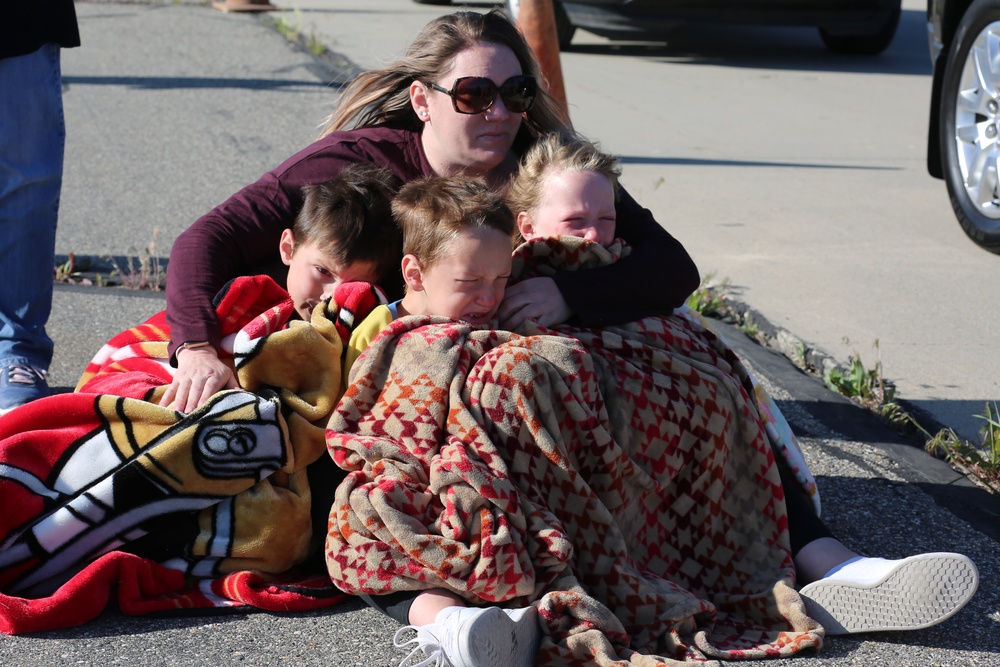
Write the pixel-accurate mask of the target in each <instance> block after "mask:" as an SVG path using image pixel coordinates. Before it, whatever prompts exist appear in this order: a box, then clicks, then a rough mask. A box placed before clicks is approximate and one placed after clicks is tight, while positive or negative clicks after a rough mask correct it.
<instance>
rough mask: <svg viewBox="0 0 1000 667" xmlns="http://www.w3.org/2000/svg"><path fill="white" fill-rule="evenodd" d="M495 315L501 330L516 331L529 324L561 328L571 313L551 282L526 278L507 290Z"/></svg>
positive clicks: (549, 279)
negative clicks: (497, 317)
mask: <svg viewBox="0 0 1000 667" xmlns="http://www.w3.org/2000/svg"><path fill="white" fill-rule="evenodd" d="M497 314H498V315H499V317H500V326H501V327H503V328H504V329H507V330H509V331H515V330H516V329H517V328H518V327H519V326H521V325H522V324H524V323H525V322H528V321H531V322H534V323H535V324H540V325H542V326H543V327H551V326H555V325H556V324H562V323H563V322H565V321H566V320H568V319H569V318H570V317H572V316H573V311H572V310H570V307H569V305H567V304H566V300H565V299H563V296H562V293H561V292H560V291H559V288H558V287H557V286H556V281H554V280H552V278H528V279H527V280H525V281H523V282H519V283H517V284H516V285H511V286H510V287H508V288H507V291H506V292H505V293H504V296H503V303H501V304H500V310H499V311H498V312H497Z"/></svg>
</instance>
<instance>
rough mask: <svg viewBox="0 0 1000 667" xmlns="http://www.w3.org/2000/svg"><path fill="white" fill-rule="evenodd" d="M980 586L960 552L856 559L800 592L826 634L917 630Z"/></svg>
mask: <svg viewBox="0 0 1000 667" xmlns="http://www.w3.org/2000/svg"><path fill="white" fill-rule="evenodd" d="M978 587H979V572H978V570H976V566H975V564H974V563H973V562H972V561H971V560H969V559H968V558H967V557H965V556H963V555H961V554H953V553H928V554H920V555H917V556H910V557H909V558H904V559H902V560H884V559H882V558H860V559H855V560H853V561H849V562H848V563H846V564H844V565H842V566H840V567H839V568H835V569H834V570H832V571H831V572H829V573H827V576H825V577H824V578H822V579H819V580H818V581H814V582H812V583H811V584H807V585H806V586H803V587H802V590H800V591H799V595H801V596H802V598H803V600H804V601H805V605H806V611H807V612H808V614H809V615H810V616H811V617H812V618H814V619H815V620H816V621H818V622H819V624H820V625H822V626H823V628H824V629H825V630H826V634H828V635H847V634H853V633H856V632H876V631H888V630H919V629H920V628H927V627H930V626H932V625H937V624H938V623H940V622H941V621H944V620H945V619H948V618H951V617H952V616H953V615H955V614H956V613H957V612H958V610H959V609H961V608H962V607H964V606H965V603H967V602H968V601H969V600H970V599H972V596H973V594H974V593H975V592H976V588H978Z"/></svg>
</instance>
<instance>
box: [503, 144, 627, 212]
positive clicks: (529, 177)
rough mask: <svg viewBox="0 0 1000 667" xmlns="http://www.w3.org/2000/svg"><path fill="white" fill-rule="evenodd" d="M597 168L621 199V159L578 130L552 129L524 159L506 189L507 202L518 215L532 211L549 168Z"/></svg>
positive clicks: (588, 169)
mask: <svg viewBox="0 0 1000 667" xmlns="http://www.w3.org/2000/svg"><path fill="white" fill-rule="evenodd" d="M553 168H554V169H560V170H565V171H594V172H597V173H599V174H603V175H605V176H607V178H608V180H609V181H611V188H612V190H613V191H614V193H615V201H616V202H617V201H618V178H619V177H620V176H621V174H622V167H621V162H620V161H619V160H618V158H617V157H615V156H614V155H611V154H610V153H605V152H603V151H601V148H600V146H599V145H598V144H596V143H595V142H593V141H590V140H588V139H585V138H584V137H582V136H580V135H579V134H577V133H575V132H569V131H562V132H550V133H549V134H546V135H544V136H542V137H540V138H539V139H538V140H537V141H536V142H535V143H534V145H533V146H532V147H531V148H530V149H528V152H527V153H525V154H524V157H523V158H522V159H521V165H520V167H519V168H518V170H517V173H516V174H514V176H513V177H512V178H511V182H510V187H509V188H508V189H507V203H508V204H510V208H511V210H512V211H513V212H514V214H515V215H517V214H518V213H521V212H522V211H533V210H535V208H537V207H538V206H539V204H540V203H541V201H542V193H543V191H544V189H545V173H546V171H547V170H549V169H553Z"/></svg>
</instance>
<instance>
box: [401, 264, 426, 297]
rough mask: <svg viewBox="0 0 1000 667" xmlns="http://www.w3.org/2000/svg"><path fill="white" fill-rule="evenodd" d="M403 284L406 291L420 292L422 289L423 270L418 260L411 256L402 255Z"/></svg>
mask: <svg viewBox="0 0 1000 667" xmlns="http://www.w3.org/2000/svg"><path fill="white" fill-rule="evenodd" d="M402 269H403V282H405V283H406V289H407V291H414V292H421V291H423V289H424V270H423V268H422V267H421V266H420V260H419V259H417V258H416V257H414V256H413V255H403V263H402Z"/></svg>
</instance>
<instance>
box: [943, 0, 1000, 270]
mask: <svg viewBox="0 0 1000 667" xmlns="http://www.w3.org/2000/svg"><path fill="white" fill-rule="evenodd" d="M987 44H992V47H993V48H994V49H997V48H1000V0H976V2H974V3H972V5H970V6H969V8H968V9H967V10H966V12H965V15H964V16H963V17H962V20H961V22H960V23H959V25H958V30H957V31H956V32H955V37H954V39H953V40H952V42H951V46H950V48H949V52H948V64H947V66H946V67H945V71H944V78H943V79H942V81H941V106H940V114H939V119H940V137H941V155H942V157H943V159H944V165H943V171H944V179H945V182H946V183H947V184H948V198H949V199H950V200H951V206H952V208H953V209H954V210H955V215H956V217H957V218H958V222H959V224H960V225H962V229H963V230H964V231H965V233H966V234H967V235H968V236H969V238H970V239H972V240H973V241H974V242H975V243H976V244H978V245H979V246H981V247H982V248H984V249H986V250H989V251H990V252H994V253H998V254H1000V173H998V171H1000V170H998V168H997V161H998V160H1000V136H998V135H1000V74H996V73H993V72H992V71H991V70H990V68H989V66H988V64H986V63H981V62H980V61H979V60H978V59H977V57H976V56H977V50H979V49H981V48H985V47H986V45H987ZM993 52H994V53H995V51H993ZM981 83H982V84H985V87H984V86H982V85H981Z"/></svg>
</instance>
